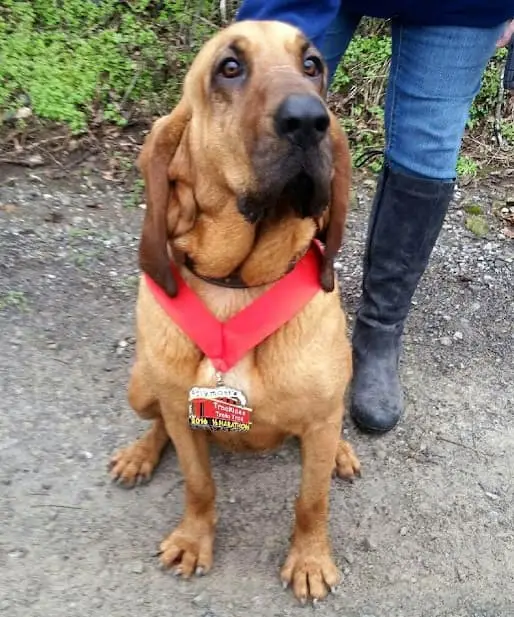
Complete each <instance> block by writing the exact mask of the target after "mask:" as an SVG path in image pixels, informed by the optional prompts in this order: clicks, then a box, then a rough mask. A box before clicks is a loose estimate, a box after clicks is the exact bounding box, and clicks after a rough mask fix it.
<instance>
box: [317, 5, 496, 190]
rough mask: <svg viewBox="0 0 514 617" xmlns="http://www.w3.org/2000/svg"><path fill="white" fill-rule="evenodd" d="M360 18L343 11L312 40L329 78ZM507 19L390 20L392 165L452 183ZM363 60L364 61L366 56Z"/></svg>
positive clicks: (389, 146) (388, 139)
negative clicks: (453, 22) (469, 22)
mask: <svg viewBox="0 0 514 617" xmlns="http://www.w3.org/2000/svg"><path fill="white" fill-rule="evenodd" d="M359 21H360V16H358V15H355V14H349V13H346V12H345V11H344V10H340V11H339V13H338V15H337V17H336V19H335V20H334V21H333V22H332V24H331V26H330V27H329V29H328V30H327V33H326V35H325V36H324V37H323V38H321V37H317V40H316V41H315V43H317V44H318V46H319V47H320V49H321V51H322V52H323V54H324V56H325V58H326V60H327V63H328V66H329V73H330V79H332V77H333V75H334V73H335V70H336V68H337V65H338V64H339V61H340V60H341V57H342V56H343V54H344V52H345V51H346V48H347V47H348V44H349V43H350V41H351V39H352V36H353V34H354V32H355V29H356V27H357V26H358V24H359ZM503 28H504V25H503V24H502V25H500V26H496V27H494V28H469V27H462V26H413V25H407V24H403V23H399V22H398V21H395V20H394V19H393V20H392V23H391V29H392V30H391V34H392V58H391V67H390V72H389V79H388V85H387V93H386V103H385V115H384V122H385V133H386V144H385V156H386V159H387V162H388V164H389V165H390V166H391V167H392V168H393V169H395V168H396V169H398V170H399V171H404V172H406V173H409V174H411V175H415V176H420V177H424V178H431V179H436V180H442V181H447V182H451V181H453V180H454V178H455V175H456V173H455V172H456V166H457V159H458V156H459V150H460V146H461V141H462V137H463V134H464V129H465V126H466V122H467V119H468V116H469V110H470V107H471V104H472V102H473V99H474V98H475V96H476V95H477V93H478V91H479V89H480V85H481V81H482V75H483V73H484V70H485V68H486V66H487V63H488V61H489V59H490V58H491V56H492V55H493V54H494V51H495V44H496V41H497V40H498V38H499V37H500V35H501V33H502V32H503ZM363 61H365V59H363Z"/></svg>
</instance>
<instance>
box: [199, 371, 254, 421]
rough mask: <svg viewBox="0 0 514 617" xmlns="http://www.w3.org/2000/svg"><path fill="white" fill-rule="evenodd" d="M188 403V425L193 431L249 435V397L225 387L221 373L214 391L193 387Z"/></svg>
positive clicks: (239, 391)
mask: <svg viewBox="0 0 514 617" xmlns="http://www.w3.org/2000/svg"><path fill="white" fill-rule="evenodd" d="M188 401H189V425H190V427H191V428H193V429H207V430H211V431H236V432H247V431H249V430H250V427H251V426H252V421H251V411H252V410H251V408H250V407H247V400H246V396H245V395H244V394H243V392H241V390H236V389H235V388H231V387H229V386H226V385H225V384H224V382H223V376H222V375H221V373H216V386H215V387H214V388H203V387H199V386H195V387H193V388H191V390H190V391H189V397H188Z"/></svg>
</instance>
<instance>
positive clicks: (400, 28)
mask: <svg viewBox="0 0 514 617" xmlns="http://www.w3.org/2000/svg"><path fill="white" fill-rule="evenodd" d="M500 32H501V27H498V28H489V29H478V28H463V27H446V26H430V27H419V26H416V27H414V26H406V25H402V24H400V23H397V22H394V21H393V25H392V36H393V56H392V62H391V69H390V74H389V83H388V90H387V96H386V110H385V124H386V149H385V164H384V169H383V171H382V174H381V176H380V178H379V182H378V186H377V193H376V195H375V200H374V203H373V207H372V212H371V215H370V220H369V226H368V239H367V246H366V254H365V258H364V272H363V283H362V298H361V302H360V306H359V309H358V311H357V319H356V323H355V328H354V333H353V354H354V379H353V388H352V402H351V415H352V417H353V418H354V420H355V422H356V423H357V424H358V425H359V426H360V427H361V428H364V429H368V430H375V431H386V430H389V429H391V428H393V426H395V425H396V423H397V422H398V420H399V418H400V416H401V413H402V411H403V397H402V391H401V385H400V381H399V376H398V362H399V356H400V340H401V335H402V333H403V327H404V323H405V320H406V318H407V315H408V312H409V309H410V304H411V299H412V296H413V294H414V291H415V290H416V287H417V285H418V282H419V279H420V278H421V276H422V274H423V272H424V270H425V268H426V266H427V263H428V260H429V258H430V254H431V252H432V249H433V246H434V244H435V242H436V240H437V237H438V235H439V231H440V229H441V226H442V223H443V219H444V217H445V214H446V211H447V208H448V205H449V203H450V201H451V198H452V195H453V188H454V180H455V175H456V172H455V169H456V164H457V158H458V154H459V150H460V144H461V139H462V135H463V132H464V128H465V124H466V121H467V118H468V113H469V108H470V106H471V103H472V101H473V99H474V97H475V95H476V94H477V92H478V90H479V88H480V82H481V78H482V74H483V72H484V69H485V67H486V65H487V62H488V60H489V59H490V57H491V56H492V54H493V53H494V49H495V43H496V41H497V39H498V36H499V34H500Z"/></svg>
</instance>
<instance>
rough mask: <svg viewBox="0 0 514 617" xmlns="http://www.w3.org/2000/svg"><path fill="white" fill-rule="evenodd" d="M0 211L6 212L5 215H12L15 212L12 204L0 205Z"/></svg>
mask: <svg viewBox="0 0 514 617" xmlns="http://www.w3.org/2000/svg"><path fill="white" fill-rule="evenodd" d="M0 210H2V211H3V212H7V214H12V213H13V212H16V206H15V205H14V204H0Z"/></svg>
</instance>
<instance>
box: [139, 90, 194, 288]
mask: <svg viewBox="0 0 514 617" xmlns="http://www.w3.org/2000/svg"><path fill="white" fill-rule="evenodd" d="M189 119H190V110H189V106H188V105H187V104H186V102H185V101H184V100H182V101H181V102H180V103H179V104H178V105H177V107H175V109H174V110H173V111H172V112H171V113H170V114H169V115H167V116H164V117H162V118H159V119H158V120H157V121H156V122H155V123H154V125H153V127H152V130H151V131H150V133H149V135H147V137H146V139H145V143H144V145H143V148H142V150H141V153H140V155H139V157H138V160H137V164H138V167H139V169H140V170H141V173H142V175H143V179H144V182H145V195H146V212H145V217H144V221H143V230H142V233H141V240H140V243H139V266H140V268H141V270H142V271H143V272H145V273H146V274H148V276H150V277H151V278H152V279H153V280H154V281H155V282H156V283H157V284H158V285H159V286H160V287H162V288H163V289H164V290H165V291H166V293H167V294H168V295H170V296H172V297H173V296H175V295H176V294H177V285H176V282H175V279H174V278H173V275H172V273H171V270H170V260H169V256H168V250H167V243H168V220H167V218H168V204H169V201H170V199H171V195H170V178H169V167H170V164H171V161H172V159H173V156H174V155H175V152H176V150H177V147H178V145H179V143H180V139H181V137H182V134H183V132H184V129H185V128H186V126H187V123H188V121H189Z"/></svg>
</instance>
